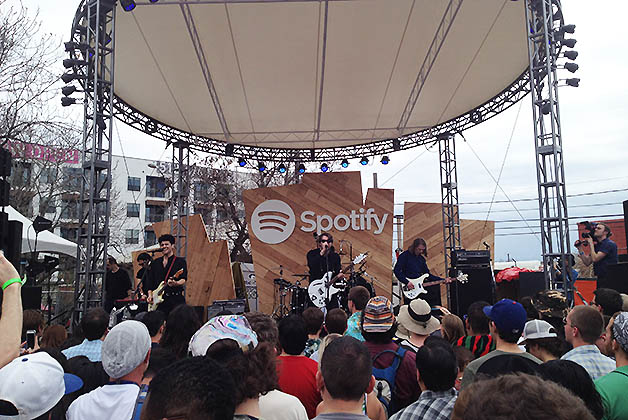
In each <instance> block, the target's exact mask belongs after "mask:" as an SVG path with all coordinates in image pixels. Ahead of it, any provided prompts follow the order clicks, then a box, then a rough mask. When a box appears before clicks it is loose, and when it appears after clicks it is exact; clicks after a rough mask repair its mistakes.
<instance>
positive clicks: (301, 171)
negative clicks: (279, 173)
mask: <svg viewBox="0 0 628 420" xmlns="http://www.w3.org/2000/svg"><path fill="white" fill-rule="evenodd" d="M299 173H300V174H302V173H305V165H304V164H300V165H299Z"/></svg>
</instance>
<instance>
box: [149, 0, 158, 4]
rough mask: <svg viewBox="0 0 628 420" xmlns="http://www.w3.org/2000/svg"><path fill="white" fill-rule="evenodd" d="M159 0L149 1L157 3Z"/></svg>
mask: <svg viewBox="0 0 628 420" xmlns="http://www.w3.org/2000/svg"><path fill="white" fill-rule="evenodd" d="M158 1H159V0H150V2H151V3H157V2H158Z"/></svg>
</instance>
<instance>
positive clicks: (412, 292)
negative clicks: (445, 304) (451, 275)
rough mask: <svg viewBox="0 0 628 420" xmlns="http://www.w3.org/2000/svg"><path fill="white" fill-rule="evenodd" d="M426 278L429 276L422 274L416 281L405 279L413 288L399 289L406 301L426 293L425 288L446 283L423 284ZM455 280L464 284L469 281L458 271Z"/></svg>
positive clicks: (404, 287) (432, 282)
mask: <svg viewBox="0 0 628 420" xmlns="http://www.w3.org/2000/svg"><path fill="white" fill-rule="evenodd" d="M428 277H429V274H427V273H426V274H423V275H422V276H421V277H419V278H418V279H411V278H407V279H406V280H408V283H412V285H413V286H414V288H413V289H408V287H407V286H406V285H404V286H403V287H402V288H401V290H402V291H403V295H404V296H405V297H407V298H408V299H416V298H417V297H418V296H419V295H420V294H423V293H427V290H425V288H426V287H428V286H434V285H436V284H441V283H445V282H447V280H445V279H443V280H436V281H429V282H427V283H423V282H424V281H425V279H426V278H428ZM455 280H457V281H459V282H460V283H463V284H464V283H466V282H467V281H469V276H468V275H467V274H463V273H462V272H460V271H459V272H458V277H456V278H455Z"/></svg>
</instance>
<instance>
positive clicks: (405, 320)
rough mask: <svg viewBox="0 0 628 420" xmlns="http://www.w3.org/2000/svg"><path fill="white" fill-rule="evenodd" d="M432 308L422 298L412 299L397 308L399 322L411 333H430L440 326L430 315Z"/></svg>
mask: <svg viewBox="0 0 628 420" xmlns="http://www.w3.org/2000/svg"><path fill="white" fill-rule="evenodd" d="M431 312H432V308H431V307H430V305H429V304H428V303H427V302H426V301H424V300H423V299H414V300H413V301H411V302H410V304H409V305H403V306H402V307H401V308H400V309H399V323H400V324H401V325H403V326H404V327H405V329H406V330H408V331H409V332H411V333H414V334H417V335H430V334H432V333H433V332H434V331H436V330H438V329H439V328H440V322H438V319H436V318H434V317H433V316H432V315H431Z"/></svg>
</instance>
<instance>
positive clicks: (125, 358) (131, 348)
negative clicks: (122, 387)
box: [101, 320, 150, 379]
mask: <svg viewBox="0 0 628 420" xmlns="http://www.w3.org/2000/svg"><path fill="white" fill-rule="evenodd" d="M149 350H150V334H149V333H148V328H146V325H144V324H143V323H141V322H139V321H131V320H129V321H123V322H121V323H119V324H118V325H116V326H115V327H113V328H112V329H111V331H109V333H108V334H107V337H105V341H104V342H103V343H102V351H101V352H102V367H103V369H105V372H107V375H109V376H111V377H112V378H113V379H120V378H122V377H123V376H124V375H127V374H129V373H131V372H132V371H133V369H135V368H136V367H138V366H139V365H140V364H141V363H142V362H143V361H144V359H145V358H146V355H147V354H148V351H149Z"/></svg>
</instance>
